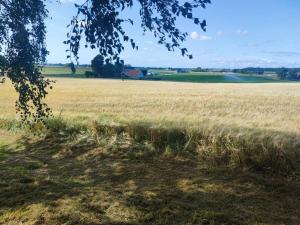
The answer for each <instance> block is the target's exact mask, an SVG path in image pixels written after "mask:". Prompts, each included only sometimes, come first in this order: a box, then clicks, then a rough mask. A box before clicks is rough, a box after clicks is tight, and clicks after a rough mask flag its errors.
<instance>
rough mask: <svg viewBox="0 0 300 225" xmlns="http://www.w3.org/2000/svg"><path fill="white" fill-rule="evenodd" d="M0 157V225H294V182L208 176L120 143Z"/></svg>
mask: <svg viewBox="0 0 300 225" xmlns="http://www.w3.org/2000/svg"><path fill="white" fill-rule="evenodd" d="M0 152H5V153H6V155H5V157H2V158H0V177H1V182H0V223H9V221H12V220H14V221H18V222H22V221H27V223H28V224H105V225H117V224H123V225H125V224H168V225H169V224H176V225H177V224H178V225H182V224H254V223H262V224H300V218H299V215H300V209H299V205H300V184H299V182H298V181H295V180H288V179H286V178H282V177H274V176H273V177H271V176H269V175H266V174H254V173H250V172H243V171H241V170H229V169H228V168H227V169H226V168H223V169H222V168H219V169H217V168H209V167H207V166H205V164H204V163H203V162H200V161H197V160H195V159H192V158H187V157H178V156H177V157H176V156H171V155H169V156H166V155H158V154H155V153H153V152H150V151H148V150H147V149H143V147H141V146H139V145H136V144H134V143H130V142H128V141H126V140H114V141H112V142H111V143H107V144H106V145H103V146H99V145H96V144H95V143H94V142H93V141H92V140H90V139H88V138H73V139H72V138H66V137H65V138H64V137H46V138H41V139H31V138H22V139H21V140H19V141H18V144H17V145H14V146H10V145H6V146H2V147H0ZM16 211H18V212H19V211H21V212H23V213H19V214H16V213H11V212H16ZM16 223H17V222H16ZM25 224H26V223H25Z"/></svg>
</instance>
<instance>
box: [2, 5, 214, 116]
mask: <svg viewBox="0 0 300 225" xmlns="http://www.w3.org/2000/svg"><path fill="white" fill-rule="evenodd" d="M47 1H49V2H50V0H0V42H1V45H0V53H1V55H4V56H5V59H6V60H7V67H5V68H6V71H5V73H6V74H7V76H8V78H10V80H11V81H12V83H13V85H14V87H15V89H16V91H17V92H18V93H19V98H18V101H17V102H16V107H17V110H18V111H19V112H20V114H21V117H22V118H23V119H25V120H26V119H28V118H34V119H39V118H43V117H45V116H48V115H49V114H50V113H51V112H50V109H49V107H48V106H47V105H46V104H45V103H44V99H45V97H46V95H47V87H50V88H51V82H50V81H49V80H48V79H45V78H44V77H43V76H42V74H41V67H40V65H43V63H44V62H45V59H46V55H47V49H46V45H45V36H46V27H45V19H46V18H47V16H48V11H47V9H46V2H47ZM209 3H210V0H186V1H185V2H184V1H179V0H85V1H84V3H83V4H82V5H78V4H75V6H76V7H77V9H78V13H77V15H75V16H74V18H73V19H72V21H71V23H70V27H69V28H70V32H69V33H68V35H67V41H66V42H65V43H66V44H68V46H69V50H68V51H69V53H70V54H69V56H68V57H71V56H75V58H76V59H78V52H79V47H80V43H81V41H83V40H85V47H90V48H92V49H94V48H98V49H99V54H100V55H101V56H103V57H104V60H105V64H106V65H108V66H109V65H111V64H112V63H113V62H115V64H119V65H121V64H122V63H121V62H122V61H121V60H120V59H119V54H120V53H121V52H122V51H123V50H124V43H125V42H129V43H130V44H131V46H132V48H134V49H138V46H137V45H136V43H135V41H134V39H133V38H132V37H129V36H128V35H127V33H126V31H125V30H124V24H125V23H130V24H133V23H134V21H133V20H132V19H131V18H126V19H124V18H123V17H122V12H124V11H125V10H126V9H128V8H132V7H133V5H137V6H138V7H139V14H140V18H141V21H142V22H141V24H140V26H141V27H142V30H143V32H146V31H150V32H151V33H152V34H153V35H154V37H156V38H157V40H158V43H159V44H162V45H164V46H165V47H166V48H167V49H168V50H169V51H174V50H176V49H179V50H180V52H181V54H182V55H183V56H188V57H190V58H192V55H190V54H189V53H188V50H187V49H186V48H184V47H182V42H184V41H185V40H186V38H187V36H188V34H187V33H186V32H184V31H181V30H180V29H178V27H177V26H176V20H177V18H178V17H183V18H186V19H189V20H191V21H192V22H193V23H195V24H197V25H199V26H200V27H201V28H202V29H203V30H205V28H206V21H205V20H200V19H199V18H196V17H194V14H193V11H194V9H196V8H199V7H201V8H205V7H206V5H207V4H209Z"/></svg>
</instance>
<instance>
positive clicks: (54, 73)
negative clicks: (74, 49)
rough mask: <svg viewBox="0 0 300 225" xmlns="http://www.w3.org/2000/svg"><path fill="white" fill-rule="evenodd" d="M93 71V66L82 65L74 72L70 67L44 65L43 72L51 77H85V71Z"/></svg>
mask: <svg viewBox="0 0 300 225" xmlns="http://www.w3.org/2000/svg"><path fill="white" fill-rule="evenodd" d="M86 71H91V68H89V67H87V68H84V67H80V68H77V69H76V73H75V74H72V71H71V69H70V68H68V67H44V68H43V70H42V73H43V74H44V75H46V76H50V77H74V78H76V77H78V78H83V77H85V75H84V74H85V72H86Z"/></svg>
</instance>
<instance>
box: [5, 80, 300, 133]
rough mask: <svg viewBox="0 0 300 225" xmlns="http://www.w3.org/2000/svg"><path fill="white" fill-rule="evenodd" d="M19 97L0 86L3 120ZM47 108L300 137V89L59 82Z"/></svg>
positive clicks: (295, 85)
mask: <svg viewBox="0 0 300 225" xmlns="http://www.w3.org/2000/svg"><path fill="white" fill-rule="evenodd" d="M15 98H16V96H15V94H14V91H13V90H12V88H11V87H10V85H9V84H5V85H4V86H3V85H1V86H0V102H1V108H0V115H1V117H13V116H14V100H15ZM48 102H49V104H50V106H51V107H52V109H53V110H54V113H55V114H56V115H57V114H59V113H60V111H63V113H62V114H63V116H64V117H66V118H70V117H78V116H80V117H82V118H85V119H90V120H97V119H98V118H103V117H108V118H112V119H113V120H117V121H120V120H121V121H126V122H128V121H129V122H132V121H138V122H141V121H142V122H151V123H156V124H166V123H173V124H175V125H177V126H186V127H195V128H197V127H199V126H203V125H204V124H206V125H207V124H211V125H217V126H222V125H226V126H227V127H228V126H229V127H242V128H253V129H257V128H258V129H263V130H272V131H280V132H288V133H294V134H300V84H299V83H282V84H277V83H276V84H192V83H172V82H150V81H146V82H144V81H125V82H122V81H120V80H92V79H57V83H56V84H55V88H54V91H51V92H50V95H49V98H48Z"/></svg>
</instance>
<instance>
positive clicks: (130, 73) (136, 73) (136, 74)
mask: <svg viewBox="0 0 300 225" xmlns="http://www.w3.org/2000/svg"><path fill="white" fill-rule="evenodd" d="M122 75H123V76H124V77H127V78H130V79H136V80H138V79H141V78H144V74H143V72H142V71H141V70H139V69H124V70H123V72H122Z"/></svg>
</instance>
